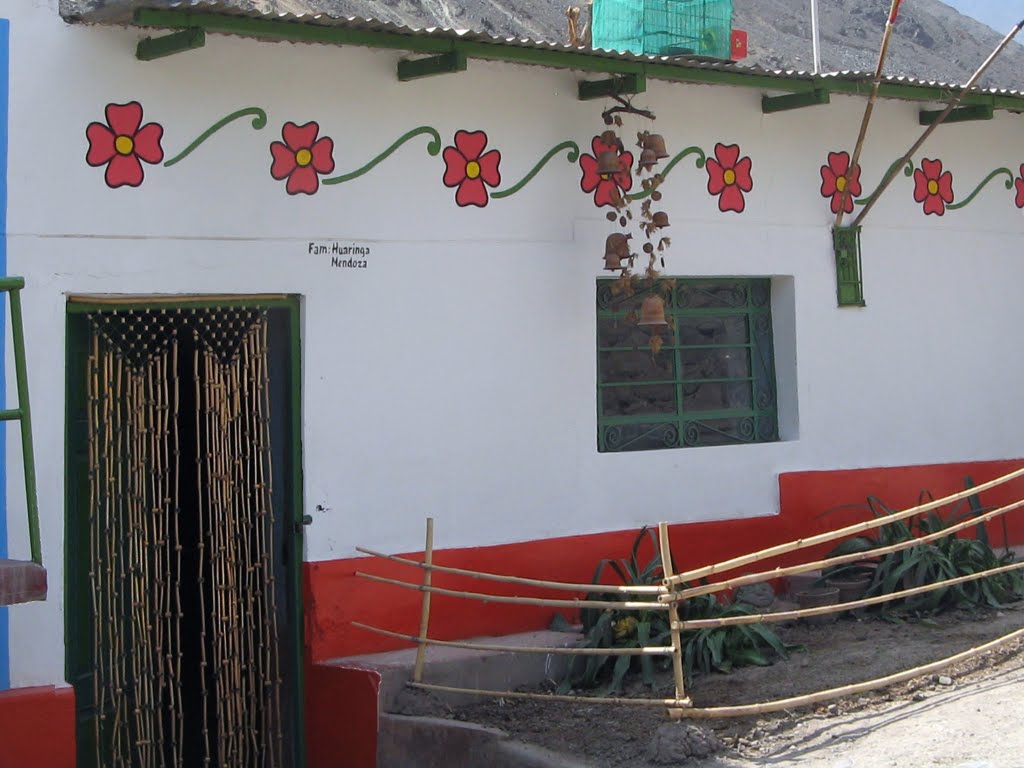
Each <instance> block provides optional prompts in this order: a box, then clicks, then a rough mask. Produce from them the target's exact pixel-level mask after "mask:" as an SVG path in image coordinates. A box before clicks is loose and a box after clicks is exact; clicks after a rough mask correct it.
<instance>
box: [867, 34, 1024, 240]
mask: <svg viewBox="0 0 1024 768" xmlns="http://www.w3.org/2000/svg"><path fill="white" fill-rule="evenodd" d="M1022 28H1024V20H1021V21H1020V22H1019V23H1018V24H1017V26H1015V27H1014V28H1013V29H1011V30H1010V32H1009V33H1008V34H1007V35H1006V37H1004V38H1003V39H1002V41H1000V43H999V45H998V46H996V49H995V50H994V51H992V53H991V54H989V57H988V58H987V59H985V61H984V62H983V63H982V65H981V66H980V67H979V68H978V71H977V72H975V73H974V74H973V75H972V76H971V79H970V80H968V81H967V85H965V86H964V87H963V89H962V90H961V91H960V93H958V94H957V95H956V97H955V98H954V99H953V100H952V101H951V102H950V103H949V106H947V107H946V108H945V109H944V110H942V112H941V114H939V116H938V117H937V118H935V122H933V123H932V124H931V125H929V126H928V127H927V128H926V129H925V131H924V133H922V134H921V138H919V139H918V140H917V141H916V142H914V146H912V147H911V148H910V149H908V150H907V153H906V154H905V155H903V157H901V158H900V159H899V161H898V162H896V163H894V164H893V165H891V166H890V167H889V170H888V171H887V172H886V174H885V176H884V177H883V179H882V183H881V184H879V185H878V190H877V191H876V192H875V193H874V194H873V195H872V196H871V199H870V200H868V203H867V205H865V206H864V210H862V211H861V212H860V214H859V215H858V216H857V218H856V219H854V222H853V226H855V227H857V226H860V223H861V222H862V221H864V217H865V216H867V215H868V212H869V211H870V210H871V209H872V208H874V207H875V203H877V202H878V199H879V198H880V197H881V196H882V193H883V192H885V190H886V188H888V186H889V184H891V183H892V180H893V179H894V178H896V174H897V173H899V170H900V168H902V167H903V166H904V165H906V164H907V163H908V162H910V160H911V158H912V157H913V156H914V153H916V152H917V150H919V149H920V148H921V147H922V146H923V145H924V143H925V142H926V141H927V140H928V137H929V136H931V135H932V133H934V132H935V129H936V128H938V127H939V126H940V125H942V123H943V122H944V121H945V119H946V118H947V117H949V116H950V114H952V112H953V110H954V109H956V108H957V107H958V106H960V102H961V101H963V98H964V96H966V95H967V93H968V91H970V90H971V89H972V88H974V86H975V85H976V84H977V82H978V81H979V80H980V79H981V77H982V75H984V74H985V72H986V71H987V70H988V68H989V67H990V66H992V62H994V61H995V60H996V59H997V58H998V57H999V54H1001V53H1002V52H1003V51H1004V50H1005V49H1006V46H1008V45H1009V44H1010V42H1011V41H1012V40H1013V38H1015V37H1016V36H1017V33H1018V32H1020V31H1021V29H1022Z"/></svg>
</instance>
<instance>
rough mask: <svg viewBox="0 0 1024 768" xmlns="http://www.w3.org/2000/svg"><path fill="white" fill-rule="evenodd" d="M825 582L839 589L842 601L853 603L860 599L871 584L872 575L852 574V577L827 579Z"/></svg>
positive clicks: (840, 600)
mask: <svg viewBox="0 0 1024 768" xmlns="http://www.w3.org/2000/svg"><path fill="white" fill-rule="evenodd" d="M825 584H826V585H827V586H829V587H835V588H836V589H838V590H839V602H840V603H852V602H853V601H854V600H860V599H861V598H862V597H864V593H865V592H867V591H868V587H870V586H871V577H870V576H852V577H850V578H845V579H844V578H838V579H827V580H826V581H825Z"/></svg>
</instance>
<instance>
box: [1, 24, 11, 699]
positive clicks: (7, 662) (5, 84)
mask: <svg viewBox="0 0 1024 768" xmlns="http://www.w3.org/2000/svg"><path fill="white" fill-rule="evenodd" d="M10 39H11V23H10V22H9V21H8V20H7V19H0V275H6V274H7V104H8V94H9V77H8V73H9V72H10ZM0 310H3V311H2V312H0V339H6V338H7V307H6V306H0ZM2 350H3V345H2V344H0V395H4V396H6V392H7V386H6V384H7V375H6V371H5V370H4V368H5V359H6V355H4V354H3V353H2ZM3 557H7V430H6V425H5V424H4V425H0V558H3ZM7 611H8V609H7V608H0V691H3V690H6V689H8V688H10V687H11V649H10V626H9V624H8V617H7Z"/></svg>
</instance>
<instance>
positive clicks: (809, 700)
mask: <svg viewBox="0 0 1024 768" xmlns="http://www.w3.org/2000/svg"><path fill="white" fill-rule="evenodd" d="M1022 638H1024V629H1018V630H1017V631H1015V632H1011V633H1009V634H1007V635H1003V636H1002V637H1000V638H998V639H996V640H993V641H992V642H989V643H985V644H984V645H979V646H976V647H974V648H971V649H970V650H967V651H964V652H963V653H958V654H956V655H954V656H948V657H946V658H945V659H940V660H939V661H933V662H932V663H930V664H924V665H923V666H920V667H914V668H913V669H908V670H907V671H905V672H897V673H896V674H894V675H888V676H887V677H879V678H876V679H874V680H868V681H866V682H863V683H854V684H852V685H844V686H842V687H839V688H830V689H828V690H825V691H818V692H817V693H809V694H806V695H804V696H793V697H790V698H788V699H777V700H775V701H766V702H763V703H761V704H744V705H740V706H734V707H709V708H691V709H685V710H683V709H680V710H678V714H680V715H681V716H683V717H688V718H694V719H710V718H718V717H748V716H750V715H763V714H766V713H768V712H781V711H783V710H787V709H796V708H797V707H806V706H808V705H810V704H817V703H819V702H822V701H830V700H832V699H839V698H842V697H844V696H853V695H855V694H858V693H864V692H866V691H873V690H876V689H878V688H885V687H886V686H889V685H895V684H896V683H902V682H906V681H907V680H913V679H914V678H915V677H921V676H923V675H929V674H931V673H932V672H938V671H939V670H941V669H945V668H946V667H949V666H952V665H953V664H958V663H960V662H961V661H967V660H968V659H971V658H973V657H975V656H979V655H981V654H983V653H987V652H988V651H991V650H994V649H996V648H998V647H1000V646H1002V645H1006V644H1007V643H1011V642H1013V641H1015V640H1019V639H1022Z"/></svg>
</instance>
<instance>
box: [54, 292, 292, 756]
mask: <svg viewBox="0 0 1024 768" xmlns="http://www.w3.org/2000/svg"><path fill="white" fill-rule="evenodd" d="M298 355H299V336H298V302H297V300H295V299H290V298H280V299H270V300H262V301H261V300H258V299H254V300H251V301H250V300H232V301H230V302H225V303H223V304H221V303H217V304H213V303H209V302H206V303H204V302H200V301H198V300H197V301H194V302H177V303H175V304H170V303H156V302H154V303H145V304H138V305H127V304H124V303H119V304H117V305H111V304H105V303H101V302H97V303H95V304H91V303H89V302H88V301H84V302H72V303H71V304H69V314H68V448H67V484H68V498H67V531H68V536H67V544H66V559H67V571H66V572H67V584H66V595H67V606H66V607H67V613H66V615H67V622H66V623H67V632H66V634H67V649H68V650H67V653H68V678H69V681H70V682H71V683H72V684H73V685H74V686H75V698H76V707H77V713H78V718H77V744H78V748H77V751H78V766H79V768H164V767H166V768H173V767H181V768H192V766H197V767H199V766H202V767H203V768H207V767H209V768H227V767H228V766H231V768H291V766H302V765H303V751H304V750H303V748H302V738H301V734H302V727H301V689H302V680H301V669H302V665H301V648H302V637H301V626H302V622H301V604H300V594H301V593H300V590H299V570H298V569H299V562H300V559H301V526H299V525H297V522H298V521H299V520H301V496H300V490H299V488H300V477H301V473H300V461H301V453H300V447H299V442H298V433H297V430H298V425H299V423H300V414H299V413H298V412H297V411H298V408H299V397H298V392H299V389H298V387H299V381H298V377H299V373H298V371H299V366H298Z"/></svg>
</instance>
